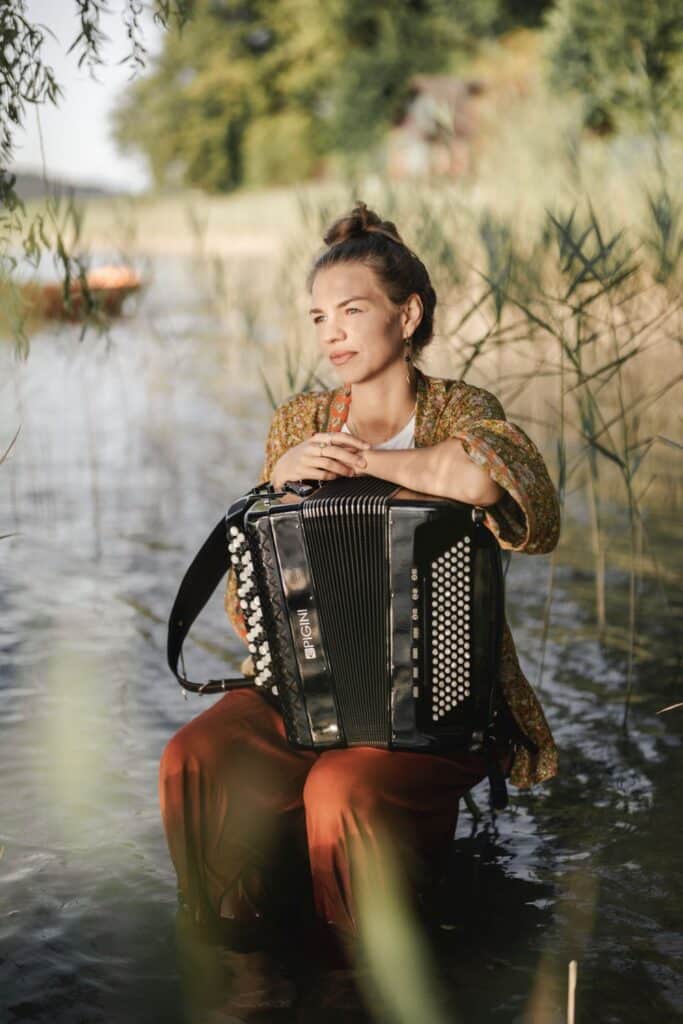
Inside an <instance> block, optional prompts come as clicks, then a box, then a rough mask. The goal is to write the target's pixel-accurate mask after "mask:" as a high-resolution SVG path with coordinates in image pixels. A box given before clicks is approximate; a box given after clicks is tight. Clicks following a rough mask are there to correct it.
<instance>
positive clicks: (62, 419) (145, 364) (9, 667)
mask: <svg viewBox="0 0 683 1024" xmlns="http://www.w3.org/2000/svg"><path fill="white" fill-rule="evenodd" d="M157 269H159V268H157ZM157 280H158V281H163V282H164V287H163V288H162V287H161V284H158V285H157V286H156V287H155V288H152V289H151V290H150V291H149V292H148V293H147V295H146V296H145V298H144V301H143V303H142V305H141V306H140V308H139V309H138V311H137V312H136V314H135V315H134V316H133V317H132V318H131V319H129V320H128V321H126V322H121V323H119V324H117V325H116V326H115V327H114V328H113V329H112V331H111V332H110V336H109V338H108V339H106V338H104V339H97V338H95V337H92V338H87V339H86V340H85V341H84V342H79V341H78V337H77V331H76V330H75V329H74V328H72V327H69V326H67V327H64V328H60V329H50V330H49V331H45V332H44V333H43V334H41V335H39V336H37V337H36V338H35V339H34V341H33V346H32V351H31V356H30V359H29V361H28V362H27V363H25V364H16V363H15V362H14V360H13V359H12V357H11V352H10V348H9V346H8V347H7V349H6V350H0V449H4V447H5V445H6V444H7V443H8V442H9V440H10V439H11V437H12V435H13V433H14V431H15V429H16V428H17V426H21V431H20V435H19V438H18V441H17V444H16V448H15V451H14V453H13V455H12V457H11V458H10V459H9V460H8V461H7V462H6V463H5V464H4V465H2V466H0V533H13V534H14V536H12V537H10V538H8V539H5V540H3V541H0V567H1V572H2V584H3V585H2V589H1V591H0V680H1V685H2V693H1V700H0V736H1V746H0V766H1V769H2V778H3V782H4V785H3V789H2V798H1V816H0V845H1V847H2V849H1V856H0V1020H2V1021H5V1020H7V1021H30V1022H43V1021H45V1022H47V1021H50V1022H55V1021H58V1022H60V1024H62V1022H63V1024H75V1022H80V1021H83V1022H86V1021H87V1022H88V1024H93V1022H99V1021H106V1022H115V1021H123V1020H126V1021H140V1022H147V1021H149V1022H152V1021H154V1022H156V1021H162V1020H163V1021H168V1022H176V1021H177V1022H181V1021H184V1020H187V1019H188V1017H187V1015H186V1012H185V1010H184V1009H183V1006H184V1001H183V988H182V985H181V982H180V980H179V972H178V966H177V962H176V953H175V944H174V926H173V917H174V907H175V887H174V874H173V871H172V868H171V866H170V862H169V860H168V856H167V853H166V846H165V841H164V838H163V833H162V830H161V825H160V820H159V813H158V805H157V796H156V775H157V764H158V758H159V755H160V753H161V750H162V748H163V746H164V744H165V742H166V740H167V739H168V737H169V736H170V735H171V734H172V733H173V732H174V731H175V730H176V729H177V728H178V727H179V726H180V725H181V724H182V723H183V722H185V721H186V720H187V719H188V718H190V717H191V716H193V715H194V714H196V713H198V712H199V711H200V710H201V709H203V708H204V707H206V706H207V701H208V700H209V699H210V698H204V699H202V698H196V697H195V698H192V699H191V700H189V701H185V700H183V697H182V695H181V692H180V689H179V688H178V687H177V685H176V684H175V682H174V681H173V679H172V677H171V676H170V674H169V672H168V670H167V669H166V667H165V623H166V618H167V615H168V610H169V608H170V604H171V601H172V599H173V596H174V594H175V590H176V588H177V585H178V582H179V580H180V577H181V575H182V573H183V572H184V570H185V568H186V567H187V565H188V563H189V561H190V559H191V557H192V555H193V554H194V553H195V551H196V549H197V548H198V547H199V545H200V543H201V542H202V541H203V539H204V537H205V536H206V534H207V533H208V532H209V530H210V528H211V527H212V526H213V525H214V523H215V522H216V521H217V519H218V518H219V516H220V515H221V514H222V512H223V511H224V508H225V506H226V504H227V502H228V501H229V500H230V499H232V498H233V497H235V496H237V495H239V494H240V493H241V492H242V491H244V490H246V488H247V487H249V486H250V485H251V484H252V483H253V482H254V478H255V476H256V469H257V468H260V464H261V458H262V443H263V438H264V433H265V429H266V425H267V421H268V416H269V407H268V403H267V401H266V399H265V397H264V395H263V393H262V392H261V391H260V390H258V388H257V386H255V385H254V384H253V383H250V381H253V379H254V377H253V375H251V374H250V372H247V370H246V369H245V371H244V372H243V373H242V374H240V365H239V360H240V356H239V355H238V354H236V353H235V352H231V351H230V343H229V339H226V340H225V341H223V342H217V341H216V337H215V330H213V327H212V325H211V323H210V321H209V320H208V319H207V317H206V316H205V314H204V313H203V311H202V307H201V302H200V298H199V297H195V296H193V294H192V292H191V290H189V289H188V279H187V277H186V275H185V272H184V268H183V267H182V266H181V265H176V264H169V265H168V266H167V267H166V268H164V273H163V274H162V273H158V274H157ZM170 294H172V295H173V296H174V302H173V306H172V308H171V307H170V306H169V302H168V298H167V296H168V295H170ZM212 332H213V333H212ZM654 527H656V529H657V531H658V535H657V542H658V544H660V545H661V550H662V552H667V557H669V554H668V553H669V552H670V547H667V545H670V541H669V539H668V538H667V530H668V528H669V527H668V526H667V523H666V522H665V521H664V520H662V522H661V523H655V524H653V528H654ZM546 563H547V559H539V558H524V557H519V558H515V559H513V562H512V566H511V569H510V573H509V584H508V591H509V615H510V619H511V622H512V625H513V629H514V632H515V635H516V637H517V641H518V646H519V648H520V652H521V655H522V658H523V661H524V664H525V666H526V668H527V669H528V670H529V672H530V674H531V676H532V678H534V677H535V673H536V656H537V652H538V638H539V622H540V615H541V611H542V606H543V600H544V585H545V578H546V571H547V569H546ZM609 582H610V593H611V595H612V599H613V602H614V605H613V607H616V606H617V605H618V602H619V594H620V593H621V592H623V591H624V589H625V579H624V577H622V576H621V575H620V574H618V573H617V574H613V576H612V577H611V578H610V581H609ZM586 594H587V585H586V580H585V578H584V577H582V575H581V573H580V572H578V571H577V570H576V569H575V568H573V560H572V557H571V551H567V552H565V553H564V554H563V557H562V558H561V559H560V565H559V569H558V579H557V596H556V601H555V605H554V617H553V623H554V625H553V630H552V631H551V636H550V644H549V648H548V651H547V654H546V669H545V675H544V682H543V691H542V696H543V700H544V706H545V707H546V710H547V713H548V715H549V718H550V720H551V723H552V725H553V728H554V731H555V734H556V737H557V739H558V742H559V744H560V748H561V753H562V772H561V774H560V776H559V778H558V779H557V780H556V781H555V782H554V783H553V784H551V785H546V786H544V787H538V788H537V789H535V790H533V791H531V792H526V793H521V792H517V791H513V794H514V795H513V799H512V807H511V809H510V810H509V811H507V812H505V813H504V814H501V815H498V817H497V818H496V820H495V821H494V820H492V819H491V818H490V816H487V815H485V816H484V819H483V821H482V822H481V823H480V824H479V825H478V826H477V827H476V830H475V833H474V834H473V835H471V834H470V833H471V831H472V820H471V818H470V816H469V814H468V813H467V812H463V813H462V815H461V820H460V823H459V827H458V839H457V842H456V843H455V845H454V851H453V856H454V862H455V863H454V870H453V872H452V875H451V881H450V888H449V890H448V892H447V893H445V894H442V901H441V905H440V907H439V915H438V916H439V919H440V921H441V923H442V924H444V925H446V926H449V927H448V928H447V929H443V930H442V935H441V939H440V940H439V943H438V948H437V956H438V959H439V962H440V965H441V971H442V975H443V976H444V977H445V978H446V980H447V983H448V985H449V986H450V988H451V991H452V1006H453V1007H454V1011H453V1012H454V1015H455V1012H456V1011H457V1015H458V1019H460V1020H467V1021H477V1022H488V1021H492V1022H498V1021H500V1022H512V1021H520V1022H521V1021H530V1022H531V1021H533V1022H541V1021H542V1022H544V1024H545V1022H554V1021H563V1020H564V1019H565V1016H564V1012H565V1011H564V1006H565V1001H566V971H567V963H568V961H569V960H570V959H576V960H578V962H579V985H578V1014H577V1019H578V1020H579V1021H583V1020H588V1019H592V1020H597V1021H600V1022H604V1024H607V1022H615V1024H617V1022H618V1024H624V1022H631V1021H633V1022H638V1024H640V1022H641V1021H643V1020H645V1019H647V1020H650V1021H667V1022H668V1021H672V1020H674V1019H678V1018H679V1017H681V1011H682V1010H683V996H682V994H681V992H682V990H681V978H680V954H681V946H682V945H683V943H682V941H681V935H680V930H679V925H680V911H681V884H680V873H679V866H678V865H679V860H680V857H679V851H680V834H681V813H680V799H679V794H678V788H677V770H678V768H679V765H680V724H681V715H680V713H676V712H672V713H670V714H665V715H659V716H657V715H656V714H655V712H656V711H657V709H658V708H661V707H663V706H664V705H665V704H668V703H672V702H673V701H674V700H675V699H680V688H676V686H675V685H674V684H673V681H672V679H673V677H672V673H673V670H674V669H673V667H672V666H673V661H674V655H675V651H674V650H673V648H672V627H671V620H670V619H669V620H666V621H665V620H664V618H663V610H662V609H663V605H662V603H661V595H659V594H658V593H657V592H656V591H655V588H654V587H646V588H645V590H644V593H643V595H642V600H643V608H644V611H645V618H644V622H646V624H647V628H646V629H645V630H644V632H646V633H647V635H648V637H649V643H650V649H651V650H654V651H655V652H656V656H655V657H654V658H650V659H649V660H644V661H642V662H640V663H639V664H638V678H637V685H636V696H637V697H638V698H639V699H638V701H637V702H636V703H635V704H634V707H633V712H632V717H631V727H630V731H629V734H628V737H625V736H624V735H623V733H622V732H621V729H620V722H621V717H622V713H623V705H622V703H621V697H622V695H623V692H624V668H625V658H624V655H623V653H620V652H614V651H606V650H603V649H601V648H600V647H599V646H598V645H597V644H596V643H595V641H594V640H591V639H590V638H588V637H587V636H586V625H587V624H588V623H589V622H590V610H589V608H588V606H587V601H586ZM195 634H196V637H197V639H198V641H199V643H195V644H193V643H191V642H188V645H187V648H188V651H187V653H188V670H189V673H190V675H192V674H193V673H194V674H195V676H201V675H203V674H209V673H210V672H212V671H213V670H214V669H215V667H216V664H217V658H218V656H219V655H220V656H222V658H223V659H224V661H223V662H219V664H221V667H222V669H223V668H225V667H226V664H227V667H228V668H229V669H237V667H238V665H239V661H240V659H241V653H242V652H241V647H240V644H239V642H238V641H237V640H236V639H235V638H234V637H233V635H232V631H231V630H230V628H229V626H227V625H226V621H225V619H224V615H223V611H222V605H221V595H220V594H218V595H216V596H215V598H214V600H213V601H212V603H211V604H210V606H209V608H208V609H207V611H206V612H205V613H204V615H203V617H202V619H201V620H200V623H199V625H198V626H197V628H196V630H195ZM195 634H193V635H195ZM205 643H206V644H207V645H209V644H211V645H218V654H217V653H216V652H215V651H210V650H209V649H208V646H204V644H205ZM477 799H478V801H479V803H480V804H481V805H482V807H483V806H484V804H485V789H483V790H482V792H481V795H477ZM452 925H455V927H454V928H451V927H450V926H452ZM311 1000H312V1001H313V1004H314V1002H315V1000H314V998H313V997H311V998H310V999H309V1010H308V1013H309V1016H308V1017H306V1019H307V1020H312V1019H317V1017H316V1015H315V1006H314V1005H313V1010H311V1006H310V1003H311ZM302 1012H303V1011H302ZM311 1012H313V1016H310V1014H311ZM325 1013H326V1014H327V1013H329V1011H325ZM322 1016H323V1012H322V1011H321V1013H320V1017H322ZM260 1019H273V1020H275V1019H278V1020H280V1019H282V1020H285V1019H287V1020H295V1019H297V1015H296V1012H294V1011H281V1012H280V1013H279V1014H278V1013H277V1012H275V1011H273V1013H272V1015H271V1016H267V1017H261V1018H260ZM300 1019H303V1016H301V1017H300ZM339 1019H341V1018H339ZM344 1019H349V1020H351V1019H353V1020H360V1019H361V1016H360V1015H359V1014H351V1016H349V1017H348V1018H344Z"/></svg>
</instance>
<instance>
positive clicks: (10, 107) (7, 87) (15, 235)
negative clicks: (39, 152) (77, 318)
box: [0, 0, 193, 353]
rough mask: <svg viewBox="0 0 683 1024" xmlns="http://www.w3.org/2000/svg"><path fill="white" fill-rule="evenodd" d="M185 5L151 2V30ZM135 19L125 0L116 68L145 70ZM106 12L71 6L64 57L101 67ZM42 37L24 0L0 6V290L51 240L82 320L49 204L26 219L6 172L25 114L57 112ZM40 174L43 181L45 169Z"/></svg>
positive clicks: (1, 1) (89, 0) (174, 0)
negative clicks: (44, 109)
mask: <svg viewBox="0 0 683 1024" xmlns="http://www.w3.org/2000/svg"><path fill="white" fill-rule="evenodd" d="M192 5H193V0H155V2H154V3H153V4H152V7H151V9H152V12H153V16H154V19H155V20H156V21H157V23H159V24H161V25H162V26H164V27H165V28H168V27H169V26H170V25H174V26H177V27H178V28H180V27H182V25H183V24H184V23H185V22H186V20H187V18H188V16H189V15H190V13H191V9H192ZM142 12H143V8H142V4H141V3H140V0H124V4H123V10H122V14H121V17H122V18H123V21H124V24H125V27H126V34H127V37H128V43H129V50H128V53H127V54H126V56H125V57H124V59H123V63H127V64H129V65H130V66H131V68H132V69H133V71H138V70H139V69H140V68H142V67H144V65H145V60H146V56H147V51H146V49H145V46H144V35H143V31H142V25H141V17H142ZM108 13H109V7H108V4H107V2H106V0H76V2H75V3H74V32H75V36H74V39H73V41H72V43H71V45H70V46H69V48H68V51H67V52H68V53H72V52H73V53H75V54H76V57H77V61H78V65H79V67H80V66H83V65H85V66H87V67H89V68H91V69H93V68H95V67H96V66H97V65H99V64H101V63H102V61H103V55H102V51H103V48H104V47H106V44H107V42H108V40H107V36H106V35H105V33H104V31H103V29H102V24H101V20H102V16H103V15H105V14H108ZM46 33H49V29H47V28H45V26H43V25H42V24H40V23H38V22H37V21H32V20H31V18H30V17H29V15H28V11H27V5H26V0H11V2H7V0H0V285H4V283H5V279H6V278H8V276H9V274H10V273H11V271H12V270H13V269H14V268H15V267H16V265H17V262H18V258H19V253H20V254H21V255H22V256H23V257H24V259H26V260H27V261H28V262H29V263H30V264H32V265H34V266H35V265H37V263H38V260H39V259H40V256H41V253H42V252H44V251H46V250H49V249H50V247H51V243H52V241H53V240H54V248H53V252H54V256H55V262H56V264H57V266H58V269H59V272H60V275H62V276H63V282H64V289H65V295H66V294H68V289H69V285H70V282H71V279H72V278H73V276H74V274H73V271H74V268H75V271H76V274H77V276H79V277H80V278H81V280H82V285H83V288H84V295H85V299H86V304H85V305H86V312H87V314H88V316H89V314H90V312H91V307H92V303H91V296H90V292H89V289H88V287H87V283H86V282H85V275H84V272H83V269H82V267H79V266H78V264H77V263H75V262H74V257H73V255H72V254H71V253H68V252H67V251H66V249H65V248H64V245H63V236H62V232H61V230H60V226H59V224H58V220H57V217H56V216H55V211H54V203H53V204H52V207H51V205H50V202H48V204H47V209H46V211H45V212H44V213H32V214H31V215H28V214H27V212H26V208H25V206H24V203H23V202H22V200H21V199H20V197H19V196H18V195H17V192H16V188H15V185H16V177H15V175H13V174H12V173H11V172H10V170H9V167H10V165H11V163H12V160H13V157H14V137H15V132H17V131H21V129H22V128H23V127H24V123H25V118H26V112H27V108H28V107H32V106H40V105H41V104H44V103H52V104H55V105H56V104H57V103H58V101H59V97H60V95H61V90H60V87H59V83H58V82H57V79H56V77H55V73H54V70H53V68H52V67H50V65H49V64H47V63H46V62H45V59H44V43H45V36H46ZM44 173H45V174H46V176H47V169H44ZM17 247H18V250H17ZM17 310H19V307H18V306H17ZM14 320H15V328H14V333H15V337H16V340H17V348H18V351H19V352H23V353H25V352H26V351H27V337H26V333H25V331H24V322H23V317H22V315H21V313H20V311H19V312H17V314H16V316H15V318H14Z"/></svg>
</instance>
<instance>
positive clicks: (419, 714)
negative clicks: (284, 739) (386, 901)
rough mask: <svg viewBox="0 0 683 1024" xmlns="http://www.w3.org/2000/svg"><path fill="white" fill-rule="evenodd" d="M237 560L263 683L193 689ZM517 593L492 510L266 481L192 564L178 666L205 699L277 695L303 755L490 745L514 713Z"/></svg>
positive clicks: (230, 682) (380, 488)
mask: <svg viewBox="0 0 683 1024" xmlns="http://www.w3.org/2000/svg"><path fill="white" fill-rule="evenodd" d="M226 528H227V545H226V539H225V535H226ZM212 538H213V539H214V540H213V544H212V545H210V542H211V540H212ZM219 546H220V548H221V549H222V553H221V556H220V557H219V558H218V559H217V558H216V551H217V550H218V548H219ZM226 546H227V553H226V552H225V548H226ZM209 547H211V550H212V551H213V556H212V555H211V553H210V551H209V550H208V548H209ZM205 549H207V550H206V552H205ZM203 552H205V554H204V556H203ZM228 559H229V563H230V566H231V567H232V569H233V570H234V572H235V575H236V582H237V593H238V596H239V601H240V605H241V609H242V612H243V615H244V620H245V624H246V628H247V631H248V632H247V641H248V645H249V650H250V652H251V655H252V658H253V662H254V666H255V670H256V674H255V677H254V678H253V679H250V678H240V679H222V680H221V679H215V680H210V681H209V682H208V683H205V684H203V685H199V684H193V683H189V681H188V680H187V679H185V677H184V675H183V676H181V675H180V674H179V673H178V671H177V664H178V656H179V654H180V650H181V648H182V641H183V640H184V637H185V635H186V633H187V631H188V630H189V626H190V625H191V623H192V621H193V620H194V618H196V615H197V614H198V611H199V610H200V608H201V607H203V604H204V603H205V602H206V600H207V599H208V595H209V594H210V593H211V591H212V590H213V589H215V586H216V585H217V582H218V580H219V579H220V578H221V577H222V575H224V573H225V570H226V568H227V562H228ZM216 561H218V562H220V564H218V565H216V564H215V563H216ZM193 570H196V571H195V572H194V574H193ZM200 579H201V582H200V583H198V582H197V581H198V580H200ZM193 580H194V584H193ZM208 587H210V588H211V589H210V590H208V593H205V591H206V590H207V588H208ZM184 588H185V597H184V598H183V597H182V595H183V590H184ZM503 596H504V595H503V573H502V570H501V555H500V549H499V546H498V543H497V541H496V539H495V537H494V536H493V535H492V534H491V532H490V531H489V530H488V529H487V527H486V526H485V525H484V515H483V512H482V510H481V509H477V508H473V507H472V506H470V505H465V504H461V503H459V502H455V501H450V500H443V499H437V498H431V497H429V496H427V495H421V494H415V493H413V492H409V491H405V490H402V489H399V488H397V486H396V485H395V484H391V483H387V482H386V481H382V480H377V479H375V478H372V477H360V478H354V479H340V480H335V481H332V482H330V483H327V484H323V485H322V486H319V487H314V486H313V485H310V484H305V483H304V484H298V485H297V484H291V485H288V490H286V491H284V492H273V491H272V489H271V488H270V487H269V486H268V485H265V486H264V487H261V488H256V489H254V490H253V491H251V492H250V493H249V494H247V495H246V496H244V497H243V498H241V499H240V500H238V501H236V502H235V503H234V504H233V505H232V506H231V507H230V510H229V512H228V514H227V517H226V518H225V520H222V521H221V523H219V524H218V526H217V527H216V528H215V530H214V533H213V534H212V537H210V538H209V540H208V541H207V543H206V544H205V546H204V549H202V551H201V552H200V553H199V555H198V556H197V559H195V563H193V566H192V567H191V569H190V570H188V574H187V576H186V579H185V580H184V581H183V585H182V586H181V590H180V592H179V595H178V598H177V599H176V605H175V606H174V609H173V612H172V613H171V622H170V624H169V651H168V654H169V663H170V664H171V668H172V670H173V671H174V673H175V674H176V676H177V677H178V679H179V681H180V682H181V684H182V685H184V686H185V687H187V688H190V689H195V690H200V691H203V692H216V691H219V690H227V689H231V688H234V687H236V686H245V685H253V686H255V687H256V688H258V689H260V690H261V691H262V692H264V694H266V695H267V697H268V699H272V698H273V697H274V698H275V699H276V700H277V703H278V706H279V708H280V710H281V713H282V716H283V719H284V722H285V728H286V731H287V736H288V739H289V741H290V743H292V744H293V745H294V746H296V747H299V748H304V749H312V750H318V751H324V750H327V749H329V748H331V747H342V746H355V745H364V746H375V747H384V748H389V749H393V750H409V751H423V752H431V753H441V752H448V751H452V750H458V749H461V750H462V749H465V750H484V751H486V750H487V749H488V750H489V751H490V750H491V749H492V747H493V744H494V743H495V738H496V720H497V718H498V716H499V714H500V713H501V712H504V711H505V710H506V709H505V702H504V700H503V698H502V695H501V693H500V688H499V657H500V641H501V635H502V629H503ZM198 605H199V607H198ZM508 717H509V715H508Z"/></svg>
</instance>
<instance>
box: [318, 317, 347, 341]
mask: <svg viewBox="0 0 683 1024" xmlns="http://www.w3.org/2000/svg"><path fill="white" fill-rule="evenodd" d="M345 337H346V335H345V334H344V330H343V328H342V325H341V324H340V323H339V322H338V321H337V320H335V319H334V318H332V319H330V320H328V321H327V322H326V323H325V329H324V331H323V341H324V342H325V344H326V345H333V344H334V343H335V341H342V340H343V339H344V338H345Z"/></svg>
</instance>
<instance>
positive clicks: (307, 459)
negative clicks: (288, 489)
mask: <svg viewBox="0 0 683 1024" xmlns="http://www.w3.org/2000/svg"><path fill="white" fill-rule="evenodd" d="M369 447H370V445H369V444H368V443H367V441H361V439H360V438H359V437H355V436H354V434H347V433H343V434H342V433H321V434H313V436H312V437H309V438H307V440H305V441H302V442H301V444H297V445H294V447H293V448H290V449H289V450H288V451H286V452H285V454H284V455H282V456H281V457H280V458H279V459H278V460H277V462H276V463H275V465H274V467H273V471H272V473H271V476H270V482H271V484H272V485H273V487H274V488H275V490H276V491H279V490H281V489H282V487H283V486H284V485H285V484H286V483H287V481H288V480H336V479H337V478H338V477H340V476H360V475H362V472H363V470H364V469H365V466H366V462H365V459H364V458H363V456H362V454H361V453H362V452H363V451H366V450H367V449H368V448H369Z"/></svg>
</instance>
